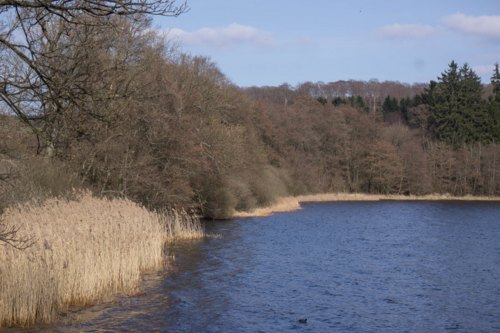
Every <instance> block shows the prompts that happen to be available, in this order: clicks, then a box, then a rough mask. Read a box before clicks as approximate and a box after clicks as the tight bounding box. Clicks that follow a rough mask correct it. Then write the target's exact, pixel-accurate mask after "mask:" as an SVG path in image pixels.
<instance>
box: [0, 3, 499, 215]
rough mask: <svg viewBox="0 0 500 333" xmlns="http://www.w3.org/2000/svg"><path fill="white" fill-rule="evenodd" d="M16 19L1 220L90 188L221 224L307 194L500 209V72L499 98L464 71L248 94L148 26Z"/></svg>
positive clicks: (81, 14) (30, 15) (9, 53)
mask: <svg viewBox="0 0 500 333" xmlns="http://www.w3.org/2000/svg"><path fill="white" fill-rule="evenodd" d="M75 2H76V3H86V2H85V1H80V2H78V1H75ZM4 3H9V4H4ZM170 5H172V4H170ZM9 6H11V5H10V2H0V11H7V10H10V11H12V10H14V14H13V18H12V20H13V21H12V22H13V23H10V25H8V24H7V23H5V22H3V24H2V26H1V30H0V62H1V64H2V66H0V99H1V101H2V102H1V103H0V109H1V113H2V115H0V209H1V208H5V207H6V206H8V205H11V204H14V203H16V202H19V201H24V200H33V199H35V200H43V199H44V198H47V197H50V196H59V195H69V193H70V192H71V191H72V189H73V188H82V187H83V188H89V189H91V190H92V191H93V192H95V193H96V194H99V195H106V196H123V197H128V198H131V199H133V200H135V201H137V202H140V203H143V204H144V205H146V206H148V207H151V208H163V207H185V208H188V209H191V210H192V211H196V212H198V213H200V214H202V215H203V216H206V217H214V218H224V217H229V216H230V215H231V212H232V211H233V210H235V209H236V210H248V209H251V208H253V207H256V206H259V205H265V204H268V203H270V202H272V201H273V200H275V199H276V198H277V197H279V196H285V195H298V194H305V193H317V192H337V191H341V192H366V193H399V194H428V193H449V194H452V195H465V194H473V195H499V194H500V146H499V143H500V74H499V69H498V65H497V66H496V69H495V71H494V72H492V78H491V83H490V84H488V85H483V84H481V81H480V79H479V77H478V76H477V75H476V74H475V73H474V71H473V70H472V69H471V68H470V67H469V66H468V65H467V64H463V65H459V64H457V63H455V62H453V61H452V62H451V63H450V64H449V66H448V67H447V68H445V69H444V70H443V72H442V73H441V74H439V73H436V76H437V80H436V81H432V82H430V83H429V84H414V85H408V84H402V83H399V82H378V81H374V80H372V81H369V82H361V81H336V82H331V83H324V82H318V83H311V82H306V83H303V84H299V85H297V86H295V87H294V86H290V85H288V84H283V85H281V86H279V87H251V88H241V87H238V86H236V85H234V84H233V83H231V82H230V81H229V80H228V79H227V77H226V76H225V75H224V74H223V73H222V72H221V71H220V70H219V69H218V68H217V66H216V64H214V63H213V62H212V61H211V60H210V59H208V58H205V57H203V56H191V55H186V54H183V53H181V52H179V51H177V50H176V49H175V48H174V47H172V46H171V45H170V44H169V41H168V40H165V38H164V37H162V36H161V35H160V34H158V33H156V32H155V31H154V30H153V29H151V24H150V20H149V19H148V18H147V17H146V16H145V15H144V14H143V11H141V10H138V11H137V12H136V13H133V15H128V14H129V13H126V14H127V15H118V16H114V15H108V14H106V13H100V12H92V11H89V10H80V11H77V12H71V13H70V14H68V15H67V13H66V12H57V11H54V10H47V9H44V8H39V9H37V10H33V9H32V8H23V7H15V8H14V7H9ZM84 9H85V8H84ZM93 10H95V8H93ZM170 10H171V11H172V14H174V15H177V14H179V13H181V12H182V10H183V8H177V7H174V8H172V7H171V8H170ZM175 10H177V11H179V12H175ZM163 14H165V13H163ZM16 34H22V35H23V36H24V37H23V38H21V39H22V40H24V41H25V42H26V43H24V44H22V43H21V42H18V40H19V39H16V37H15V36H16ZM19 43H21V44H22V45H20V44H19Z"/></svg>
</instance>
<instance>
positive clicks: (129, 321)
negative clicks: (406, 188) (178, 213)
mask: <svg viewBox="0 0 500 333" xmlns="http://www.w3.org/2000/svg"><path fill="white" fill-rule="evenodd" d="M499 221H500V203H497V202H472V201H404V202H403V201H349V202H348V201H344V202H331V203H327V202H323V203H303V209H301V210H298V211H294V212H289V213H280V214H273V215H271V216H267V217H259V218H245V219H235V220H220V221H207V224H206V228H207V232H209V233H217V234H220V235H221V238H205V239H203V240H201V241H199V242H190V243H182V242H179V243H176V244H173V245H172V246H170V247H169V251H170V252H169V253H170V254H171V255H174V256H175V258H176V259H175V262H173V263H172V265H173V266H172V268H173V269H171V270H168V271H166V272H164V273H163V274H159V275H157V276H156V277H154V278H153V279H152V280H148V281H147V286H145V288H144V293H143V294H141V295H137V296H134V297H130V298H123V299H120V300H119V301H118V302H117V303H115V304H107V305H105V306H103V307H96V308H92V309H88V310H85V311H83V312H82V313H80V314H79V315H78V316H75V319H76V320H69V321H64V322H61V323H58V324H56V325H53V326H47V327H40V328H37V329H36V330H34V331H33V332H47V333H48V332H50V333H54V332H64V333H68V332H83V331H87V332H102V331H106V332H179V333H190V332H239V333H253V332H301V333H303V332H311V333H312V332H314V333H330V332H337V333H352V332H354V333H361V332H416V333H420V332H422V333H424V332H449V331H453V332H457V333H467V332H498V331H499V330H500V304H499V303H498V299H499V295H500V286H499V284H498V276H500V245H499V243H498V239H500V223H499ZM304 318H307V324H303V323H301V322H299V319H304ZM9 333H18V332H17V331H13V332H9Z"/></svg>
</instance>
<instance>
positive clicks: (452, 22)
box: [443, 13, 500, 40]
mask: <svg viewBox="0 0 500 333" xmlns="http://www.w3.org/2000/svg"><path fill="white" fill-rule="evenodd" d="M443 22H444V24H445V25H446V26H447V27H449V28H451V29H452V30H455V31H458V32H461V33H464V34H468V35H475V36H480V37H486V38H488V39H495V40H500V15H490V16H486V15H485V16H469V15H465V14H462V13H456V14H453V15H448V16H446V17H444V18H443Z"/></svg>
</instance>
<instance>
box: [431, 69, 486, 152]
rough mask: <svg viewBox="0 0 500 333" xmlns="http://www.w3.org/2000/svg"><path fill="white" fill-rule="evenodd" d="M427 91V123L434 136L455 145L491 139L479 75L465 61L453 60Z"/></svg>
mask: <svg viewBox="0 0 500 333" xmlns="http://www.w3.org/2000/svg"><path fill="white" fill-rule="evenodd" d="M429 91H430V92H431V93H432V94H430V93H427V94H428V96H429V97H430V98H429V108H430V111H431V118H430V126H431V130H432V131H433V132H434V134H435V135H436V137H437V138H438V139H440V140H442V141H444V142H446V143H448V144H450V145H452V146H454V147H459V146H461V145H463V144H464V143H470V142H478V141H479V142H491V141H492V127H491V117H490V115H489V113H488V110H487V108H486V105H485V103H484V102H483V101H482V100H481V94H482V86H481V80H480V78H479V76H478V75H477V74H476V73H474V71H473V70H472V69H471V68H470V67H469V65H468V64H464V65H463V66H462V67H461V68H459V67H458V64H457V63H456V62H454V61H452V62H451V63H450V64H449V68H448V70H446V71H445V72H443V73H442V74H441V76H440V77H439V78H438V82H437V84H436V85H435V86H434V87H433V86H432V84H431V87H430V90H429Z"/></svg>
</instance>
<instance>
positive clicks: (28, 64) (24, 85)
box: [0, 0, 188, 155]
mask: <svg viewBox="0 0 500 333" xmlns="http://www.w3.org/2000/svg"><path fill="white" fill-rule="evenodd" d="M187 10H188V7H187V4H186V2H183V1H180V2H179V1H176V0H137V1H133V0H115V1H90V0H56V1H48V0H19V1H9V0H0V64H1V65H0V101H2V102H3V104H5V105H6V106H7V107H8V108H9V109H10V110H11V112H13V113H14V114H15V115H16V116H17V117H18V118H19V119H21V120H22V121H23V122H24V123H25V124H26V125H28V126H29V127H30V128H31V129H32V131H33V132H34V133H35V134H36V135H37V138H38V139H39V140H40V141H41V144H42V145H45V148H46V150H47V153H48V154H49V155H52V154H53V153H54V142H56V141H57V137H58V135H59V133H58V129H59V128H60V127H61V126H64V125H66V124H67V123H68V122H69V121H73V122H75V121H77V119H75V117H74V116H73V115H71V114H68V110H85V112H86V113H87V115H91V116H96V117H99V115H98V114H94V113H92V112H91V111H90V110H89V105H92V103H93V102H95V100H96V99H101V100H105V99H110V98H120V97H123V93H116V91H108V90H101V91H100V94H97V95H96V94H95V92H96V91H97V90H96V89H91V88H90V87H92V83H96V82H99V81H98V80H99V79H100V77H101V76H102V75H99V74H96V67H95V62H93V61H92V59H90V57H89V55H91V54H94V55H95V54H96V52H95V51H96V49H98V48H99V45H101V46H102V44H99V43H100V42H102V39H103V38H105V37H106V34H108V35H112V34H110V33H109V31H110V30H112V29H123V28H124V25H123V21H124V20H125V21H129V22H136V23H137V24H139V25H140V24H142V23H141V22H145V21H147V18H146V17H147V15H163V16H177V15H180V14H181V13H183V12H185V11H187ZM136 23H131V24H132V25H134V24H136ZM135 26H137V25H135ZM105 46H106V47H107V50H106V51H107V53H108V54H113V51H114V50H113V46H112V45H109V44H105ZM92 51H93V53H92ZM114 56H115V59H119V60H117V61H120V60H122V61H126V60H129V59H128V58H127V59H125V58H126V57H123V56H121V55H117V54H114ZM117 61H115V62H111V63H110V65H111V67H110V68H102V67H101V68H100V70H101V71H102V73H104V72H107V71H109V70H111V69H116V68H117V67H119V66H118V65H119V64H117ZM91 72H92V74H91ZM91 75H93V76H91ZM92 80H94V81H92ZM97 86H98V87H101V86H102V85H97ZM104 93H108V94H107V95H106V96H104ZM76 118H78V117H76Z"/></svg>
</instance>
